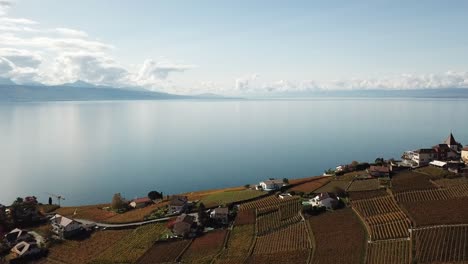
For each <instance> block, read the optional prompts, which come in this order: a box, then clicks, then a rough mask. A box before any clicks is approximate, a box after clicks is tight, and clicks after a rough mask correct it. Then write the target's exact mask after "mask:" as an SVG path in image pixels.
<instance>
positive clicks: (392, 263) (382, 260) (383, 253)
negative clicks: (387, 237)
mask: <svg viewBox="0 0 468 264" xmlns="http://www.w3.org/2000/svg"><path fill="white" fill-rule="evenodd" d="M366 263H368V264H375V263H379V264H405V263H407V264H410V263H411V241H410V240H392V241H380V242H374V243H369V244H368V245H367V259H366Z"/></svg>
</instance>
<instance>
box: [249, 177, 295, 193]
mask: <svg viewBox="0 0 468 264" xmlns="http://www.w3.org/2000/svg"><path fill="white" fill-rule="evenodd" d="M287 185H288V184H287V183H286V182H284V180H280V179H269V180H266V181H261V182H260V183H259V184H258V185H256V186H255V189H256V190H263V191H277V190H280V189H281V188H282V187H284V186H287Z"/></svg>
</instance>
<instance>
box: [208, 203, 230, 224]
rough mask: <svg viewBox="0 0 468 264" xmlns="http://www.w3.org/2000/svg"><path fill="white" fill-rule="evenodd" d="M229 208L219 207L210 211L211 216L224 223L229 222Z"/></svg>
mask: <svg viewBox="0 0 468 264" xmlns="http://www.w3.org/2000/svg"><path fill="white" fill-rule="evenodd" d="M228 217H229V209H228V208H227V207H218V208H215V209H213V211H211V213H210V218H211V219H214V220H216V221H219V222H221V223H223V224H227V223H228V219H229V218H228Z"/></svg>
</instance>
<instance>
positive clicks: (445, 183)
mask: <svg viewBox="0 0 468 264" xmlns="http://www.w3.org/2000/svg"><path fill="white" fill-rule="evenodd" d="M434 182H435V184H437V185H439V186H441V187H445V188H447V187H453V186H458V185H465V184H468V179H467V178H466V177H457V178H452V179H448V178H444V179H438V180H435V181H434Z"/></svg>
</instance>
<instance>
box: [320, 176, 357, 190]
mask: <svg viewBox="0 0 468 264" xmlns="http://www.w3.org/2000/svg"><path fill="white" fill-rule="evenodd" d="M341 177H343V176H341ZM350 183H351V180H332V181H330V182H329V183H327V184H325V185H324V186H322V187H320V188H318V189H317V190H315V191H314V192H315V193H322V192H336V191H338V190H346V188H348V186H349V184H350Z"/></svg>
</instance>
